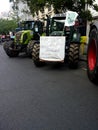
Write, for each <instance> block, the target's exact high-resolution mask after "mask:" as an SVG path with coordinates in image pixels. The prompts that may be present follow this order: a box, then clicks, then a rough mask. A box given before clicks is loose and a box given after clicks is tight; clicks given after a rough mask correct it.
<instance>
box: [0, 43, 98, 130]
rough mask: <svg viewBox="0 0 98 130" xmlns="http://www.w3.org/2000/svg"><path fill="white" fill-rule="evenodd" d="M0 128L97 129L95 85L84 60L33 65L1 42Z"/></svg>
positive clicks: (5, 129)
mask: <svg viewBox="0 0 98 130" xmlns="http://www.w3.org/2000/svg"><path fill="white" fill-rule="evenodd" d="M0 130H98V87H96V86H95V85H93V84H92V83H91V82H90V81H89V80H88V78H87V75H86V68H85V63H82V62H81V63H80V67H79V69H77V70H70V69H69V68H68V67H67V66H63V67H61V68H56V67H55V66H52V65H47V66H45V67H42V68H36V67H35V66H34V64H33V62H32V60H31V59H29V58H27V57H26V56H24V55H21V56H19V57H17V58H9V57H8V56H7V55H6V54H5V52H4V50H3V48H2V45H0Z"/></svg>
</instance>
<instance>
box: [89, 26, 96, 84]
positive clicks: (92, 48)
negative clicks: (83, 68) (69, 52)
mask: <svg viewBox="0 0 98 130" xmlns="http://www.w3.org/2000/svg"><path fill="white" fill-rule="evenodd" d="M87 74H88V78H89V79H90V81H91V82H93V83H94V84H98V31H97V30H96V28H93V29H92V30H91V32H90V37H89V44H88V50H87Z"/></svg>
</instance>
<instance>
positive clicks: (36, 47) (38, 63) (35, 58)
mask: <svg viewBox="0 0 98 130" xmlns="http://www.w3.org/2000/svg"><path fill="white" fill-rule="evenodd" d="M39 51H40V44H38V43H35V44H34V46H33V50H32V59H33V62H34V65H35V66H36V67H42V66H43V65H44V64H45V63H44V62H41V61H40V59H39Z"/></svg>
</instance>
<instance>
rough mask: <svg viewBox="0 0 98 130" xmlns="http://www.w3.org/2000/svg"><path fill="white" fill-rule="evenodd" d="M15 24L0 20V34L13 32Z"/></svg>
mask: <svg viewBox="0 0 98 130" xmlns="http://www.w3.org/2000/svg"><path fill="white" fill-rule="evenodd" d="M16 27H17V22H16V21H15V20H8V19H0V34H2V33H8V32H9V31H13V30H15V28H16Z"/></svg>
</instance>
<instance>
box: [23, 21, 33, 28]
mask: <svg viewBox="0 0 98 130" xmlns="http://www.w3.org/2000/svg"><path fill="white" fill-rule="evenodd" d="M33 27H34V21H26V22H24V23H23V29H24V30H32V29H33Z"/></svg>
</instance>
